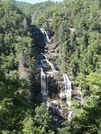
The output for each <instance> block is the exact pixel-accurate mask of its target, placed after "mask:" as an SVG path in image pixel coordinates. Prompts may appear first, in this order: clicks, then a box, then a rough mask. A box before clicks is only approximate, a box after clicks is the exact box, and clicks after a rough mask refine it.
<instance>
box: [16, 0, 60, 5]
mask: <svg viewBox="0 0 101 134" xmlns="http://www.w3.org/2000/svg"><path fill="white" fill-rule="evenodd" d="M17 1H24V2H28V3H32V4H35V3H40V2H45V1H47V0H17ZM51 1H55V2H56V1H57V2H61V1H63V0H51Z"/></svg>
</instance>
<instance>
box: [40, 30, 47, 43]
mask: <svg viewBox="0 0 101 134" xmlns="http://www.w3.org/2000/svg"><path fill="white" fill-rule="evenodd" d="M40 30H41V32H42V33H43V35H44V42H45V43H46V42H48V41H49V38H48V35H47V32H46V31H45V30H44V29H43V28H40Z"/></svg>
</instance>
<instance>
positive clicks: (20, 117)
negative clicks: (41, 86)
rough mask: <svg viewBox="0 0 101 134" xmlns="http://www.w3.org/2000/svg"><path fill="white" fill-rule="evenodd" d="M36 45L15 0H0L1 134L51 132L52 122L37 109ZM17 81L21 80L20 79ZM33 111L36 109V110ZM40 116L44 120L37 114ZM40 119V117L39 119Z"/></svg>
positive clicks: (43, 111)
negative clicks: (35, 96)
mask: <svg viewBox="0 0 101 134" xmlns="http://www.w3.org/2000/svg"><path fill="white" fill-rule="evenodd" d="M35 59H36V50H35V42H34V40H33V39H32V35H31V32H30V28H29V26H28V23H27V20H26V15H25V14H24V13H23V12H22V11H21V10H20V9H19V8H18V7H17V6H16V4H15V2H14V1H0V133H2V134H11V133H12V134H18V133H19V134H20V133H41V131H42V133H46V131H47V133H48V131H49V130H50V132H49V133H51V131H52V130H55V128H54V125H52V126H51V123H52V124H54V120H53V118H52V116H51V114H50V113H49V112H46V106H45V104H42V105H41V106H40V107H38V108H37V106H36V100H35V99H34V98H32V97H33V94H32V93H33V90H34V91H35V90H37V89H36V87H37V86H36V85H35V83H34V81H35V78H34V75H35V71H36V69H35ZM19 78H20V79H19ZM35 108H36V109H35ZM40 112H41V113H43V114H42V115H43V117H42V116H41V115H40ZM40 117H41V118H40Z"/></svg>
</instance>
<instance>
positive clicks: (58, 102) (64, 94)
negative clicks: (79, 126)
mask: <svg viewBox="0 0 101 134" xmlns="http://www.w3.org/2000/svg"><path fill="white" fill-rule="evenodd" d="M44 57H45V59H44V61H46V63H48V65H49V66H50V67H51V69H52V72H53V74H54V73H55V74H57V73H58V71H57V70H56V69H55V67H54V65H53V64H52V63H51V62H49V61H48V59H47V57H46V56H45V55H44ZM46 63H44V62H43V61H41V65H42V67H41V94H42V98H43V101H44V102H45V103H46V105H47V110H49V109H50V107H52V109H53V113H56V111H57V110H58V109H59V108H60V113H61V111H63V110H64V111H67V110H68V111H69V112H68V120H71V118H72V111H70V109H71V91H72V88H71V82H70V80H69V78H68V76H67V74H62V79H63V80H64V84H63V87H64V88H63V89H61V90H60V89H58V85H57V90H58V94H57V95H56V93H55V90H54V88H55V84H54V83H53V82H52V84H51V86H52V90H50V89H49V87H48V83H49V78H48V75H49V76H50V77H51V79H52V80H53V78H52V73H49V72H48V71H47V72H46V71H45V72H44V70H43V68H44V67H45V66H47V64H46ZM53 81H54V80H53ZM50 96H51V97H50ZM57 96H58V97H57ZM52 98H53V99H52ZM65 98H66V99H65ZM64 100H65V105H64ZM63 114H64V112H63Z"/></svg>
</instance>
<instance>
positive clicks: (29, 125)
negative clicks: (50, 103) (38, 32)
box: [0, 0, 101, 134]
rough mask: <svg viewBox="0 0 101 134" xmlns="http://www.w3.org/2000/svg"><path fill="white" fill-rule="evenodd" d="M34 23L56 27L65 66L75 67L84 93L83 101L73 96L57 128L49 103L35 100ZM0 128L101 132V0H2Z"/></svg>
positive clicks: (12, 133)
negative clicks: (69, 114)
mask: <svg viewBox="0 0 101 134" xmlns="http://www.w3.org/2000/svg"><path fill="white" fill-rule="evenodd" d="M48 19H50V20H51V22H49V23H47V21H45V20H48ZM30 26H36V27H38V28H40V27H43V28H44V29H45V30H51V31H52V33H53V35H54V36H53V40H54V46H55V53H56V55H57V56H58V59H57V60H58V61H59V64H60V65H61V70H62V71H63V72H65V73H67V72H68V71H70V72H71V75H72V81H73V83H74V85H79V87H80V88H81V89H82V92H83V96H84V97H85V98H86V101H85V104H84V105H81V103H79V102H78V103H77V102H75V101H74V100H73V102H72V111H73V117H72V119H71V121H68V122H66V126H69V127H65V128H59V129H57V128H56V123H55V121H54V119H53V117H52V114H51V112H49V111H46V105H45V104H44V103H42V104H41V105H40V106H37V104H36V101H37V100H36V99H34V100H33V101H32V98H33V97H32V96H31V95H30V94H31V92H32V91H36V90H37V87H36V84H35V83H34V80H35V78H34V75H35V72H36V68H35V64H36V48H35V41H34V40H33V39H32V35H31V29H30ZM22 72H24V76H22ZM26 74H27V77H26ZM19 77H20V79H19ZM8 90H9V91H8ZM0 133H1V134H22V133H24V134H29V133H30V134H48V133H49V134H54V133H59V134H74V133H76V134H101V0H64V1H63V2H61V3H58V2H56V3H55V2H51V1H46V2H43V3H37V4H29V3H25V2H15V1H13V0H7V1H6V0H5V1H0Z"/></svg>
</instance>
